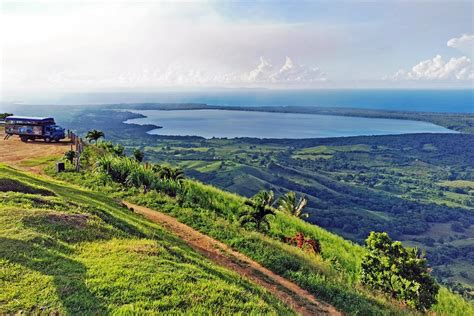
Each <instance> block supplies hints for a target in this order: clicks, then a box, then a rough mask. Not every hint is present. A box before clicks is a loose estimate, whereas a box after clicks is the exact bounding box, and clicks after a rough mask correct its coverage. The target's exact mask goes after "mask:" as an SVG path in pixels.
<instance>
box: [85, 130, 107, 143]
mask: <svg viewBox="0 0 474 316" xmlns="http://www.w3.org/2000/svg"><path fill="white" fill-rule="evenodd" d="M103 137H105V134H104V132H102V131H98V130H96V129H93V130H90V131H88V132H87V134H86V139H87V140H88V141H89V142H97V140H99V138H103Z"/></svg>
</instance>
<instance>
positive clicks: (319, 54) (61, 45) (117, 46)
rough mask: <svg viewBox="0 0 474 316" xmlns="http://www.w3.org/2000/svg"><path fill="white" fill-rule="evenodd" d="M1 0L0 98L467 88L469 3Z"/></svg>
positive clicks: (472, 75)
mask: <svg viewBox="0 0 474 316" xmlns="http://www.w3.org/2000/svg"><path fill="white" fill-rule="evenodd" d="M1 4H2V7H1V12H0V15H1V16H0V18H1V20H0V30H1V31H0V32H2V34H0V35H1V36H0V45H1V46H0V48H1V54H2V56H1V57H2V58H1V64H0V65H1V68H0V70H1V72H0V73H1V93H2V98H7V97H14V96H16V95H18V94H19V93H46V92H48V93H53V92H58V93H59V92H77V91H113V90H118V89H127V90H134V89H135V90H153V89H166V88H169V87H172V88H174V89H176V88H183V89H186V88H189V87H193V88H196V87H197V88H210V87H229V88H236V87H266V88H278V89H281V88H339V87H343V88H370V87H374V88H379V87H381V88H387V87H389V88H390V87H395V88H399V87H409V88H412V87H414V88H446V87H447V88H459V87H472V86H473V79H474V70H473V66H472V61H471V60H472V58H474V53H473V50H474V49H473V47H474V46H473V45H474V35H473V34H474V31H473V2H472V1H448V0H446V1H390V0H388V1H290V0H288V1H172V2H165V1H81V2H79V1H5V0H4V1H2V2H1ZM448 41H449V42H450V43H451V44H450V45H449V46H448Z"/></svg>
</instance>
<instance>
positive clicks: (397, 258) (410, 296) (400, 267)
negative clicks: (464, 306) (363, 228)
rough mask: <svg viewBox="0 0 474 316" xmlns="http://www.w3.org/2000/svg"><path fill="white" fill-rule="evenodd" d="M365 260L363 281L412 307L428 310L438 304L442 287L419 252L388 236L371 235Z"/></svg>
mask: <svg viewBox="0 0 474 316" xmlns="http://www.w3.org/2000/svg"><path fill="white" fill-rule="evenodd" d="M366 246H367V250H368V253H367V254H366V255H365V256H364V258H363V261H362V282H363V283H364V284H366V285H368V286H369V287H371V288H373V289H376V290H381V291H382V292H385V293H387V294H390V295H391V296H392V297H393V298H396V299H399V300H402V301H405V302H406V303H407V304H408V305H410V306H412V307H414V308H416V309H418V310H427V309H429V308H430V307H431V306H432V305H433V304H435V303H436V295H437V294H438V290H439V285H438V284H437V283H436V281H435V279H434V278H433V277H432V276H431V274H430V271H429V269H428V267H427V262H426V259H425V258H423V257H422V256H421V255H420V253H419V251H418V249H416V248H404V247H403V246H402V244H401V243H400V242H399V241H396V242H393V241H392V240H391V239H390V237H389V236H388V234H387V233H375V232H371V233H370V235H369V237H368V238H367V240H366Z"/></svg>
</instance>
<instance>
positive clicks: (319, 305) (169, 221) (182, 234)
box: [123, 201, 341, 315]
mask: <svg viewBox="0 0 474 316" xmlns="http://www.w3.org/2000/svg"><path fill="white" fill-rule="evenodd" d="M123 203H124V204H125V205H126V206H127V207H128V208H131V209H133V211H134V212H135V213H137V214H141V215H143V216H144V217H145V218H147V219H149V220H151V221H153V222H155V223H158V224H160V225H161V226H163V227H165V228H167V229H168V230H170V231H171V232H173V233H174V234H175V235H176V236H178V237H179V238H181V239H182V240H184V241H185V242H186V243H187V244H188V245H190V246H191V247H192V248H193V249H194V250H196V251H197V252H199V253H201V254H203V255H204V256H206V257H208V258H209V259H211V260H212V261H213V262H215V263H217V264H218V265H220V266H223V267H226V268H228V269H230V270H233V271H235V272H237V273H238V274H240V275H242V276H245V277H246V278H248V279H250V280H251V281H253V282H254V283H257V284H259V285H260V286H263V287H264V288H266V289H267V290H268V291H269V292H271V293H272V294H273V295H275V296H276V297H277V298H279V299H280V300H281V301H283V302H285V303H286V304H288V306H290V307H291V308H292V309H293V310H295V311H296V312H298V313H300V314H302V315H341V313H339V312H338V311H337V310H336V309H335V308H334V307H332V306H331V305H329V304H326V303H323V302H320V301H318V300H317V299H316V298H315V297H314V296H312V295H311V294H310V293H309V292H307V291H306V290H303V289H302V288H300V287H299V286H298V285H297V284H295V283H293V282H291V281H289V280H287V279H285V278H283V277H281V276H279V275H277V274H275V273H273V272H272V271H270V270H268V269H267V268H264V267H262V266H261V265H260V264H259V263H257V262H255V261H253V260H252V259H250V258H248V257H247V256H245V255H243V254H241V253H239V252H236V251H234V250H232V249H231V248H230V247H228V246H227V245H225V244H223V243H221V242H220V241H217V240H215V239H213V238H211V237H209V236H207V235H204V234H202V233H200V232H198V231H197V230H195V229H193V228H191V227H189V226H187V225H185V224H183V223H181V222H179V221H177V220H176V219H175V218H174V217H171V216H169V215H166V214H163V213H161V212H158V211H155V210H152V209H149V208H146V207H143V206H138V205H135V204H132V203H129V202H126V201H123Z"/></svg>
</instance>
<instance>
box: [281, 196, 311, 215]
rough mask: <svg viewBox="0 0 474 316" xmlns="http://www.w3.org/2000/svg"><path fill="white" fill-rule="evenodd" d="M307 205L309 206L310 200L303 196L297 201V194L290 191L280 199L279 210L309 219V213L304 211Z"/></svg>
mask: <svg viewBox="0 0 474 316" xmlns="http://www.w3.org/2000/svg"><path fill="white" fill-rule="evenodd" d="M306 204H308V200H307V199H306V198H305V197H304V195H302V196H301V197H300V199H299V200H298V201H296V193H295V192H293V191H290V192H288V193H286V194H285V195H283V196H282V197H280V199H279V200H278V209H279V210H281V211H283V212H285V213H288V214H291V215H293V216H296V217H300V218H303V217H304V218H306V217H308V216H309V215H308V213H303V209H304V208H305V206H306Z"/></svg>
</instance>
